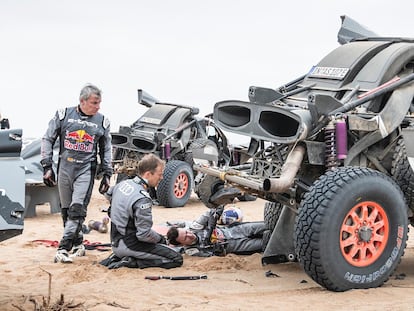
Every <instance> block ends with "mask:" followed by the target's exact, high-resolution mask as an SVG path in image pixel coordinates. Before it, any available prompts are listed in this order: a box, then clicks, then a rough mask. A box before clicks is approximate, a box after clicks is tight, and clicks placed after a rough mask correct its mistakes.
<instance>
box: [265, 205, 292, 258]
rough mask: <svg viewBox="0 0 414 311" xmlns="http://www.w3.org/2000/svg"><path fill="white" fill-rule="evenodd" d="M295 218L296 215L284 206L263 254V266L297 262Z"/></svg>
mask: <svg viewBox="0 0 414 311" xmlns="http://www.w3.org/2000/svg"><path fill="white" fill-rule="evenodd" d="M295 218H296V214H295V213H294V212H293V211H292V210H291V209H290V208H289V207H287V206H284V207H283V210H282V212H281V214H280V217H279V220H278V222H277V223H276V226H275V229H274V230H273V232H272V235H271V236H270V240H269V243H268V244H267V246H266V249H265V250H264V252H263V256H262V264H263V265H266V264H275V263H283V262H287V261H294V260H295V258H296V256H295V246H294V244H293V243H294V242H293V234H294V227H295Z"/></svg>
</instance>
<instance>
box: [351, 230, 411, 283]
mask: <svg viewBox="0 0 414 311" xmlns="http://www.w3.org/2000/svg"><path fill="white" fill-rule="evenodd" d="M403 237H404V227H403V226H398V231H397V240H396V243H397V245H396V246H395V247H394V248H393V250H392V252H391V255H390V257H389V258H388V259H387V261H386V262H385V263H384V264H383V265H382V266H381V267H380V268H379V269H378V270H377V271H374V272H372V273H368V274H354V273H351V272H349V271H348V272H346V273H345V275H344V279H345V280H347V281H349V282H351V283H356V284H364V283H371V282H374V281H375V280H377V279H378V278H380V277H381V276H383V275H384V274H386V273H388V271H389V270H390V269H391V267H392V265H393V264H394V262H395V261H396V260H397V257H398V254H399V252H400V250H401V246H402V241H403Z"/></svg>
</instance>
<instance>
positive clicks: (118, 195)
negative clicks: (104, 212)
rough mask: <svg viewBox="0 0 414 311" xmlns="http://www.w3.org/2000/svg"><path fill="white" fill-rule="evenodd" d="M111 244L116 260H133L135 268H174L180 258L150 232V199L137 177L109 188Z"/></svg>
mask: <svg viewBox="0 0 414 311" xmlns="http://www.w3.org/2000/svg"><path fill="white" fill-rule="evenodd" d="M106 195H107V196H108V197H109V198H110V201H111V207H110V218H111V242H112V250H113V252H114V254H115V255H116V256H117V257H119V258H125V257H132V258H134V259H136V267H138V268H147V267H161V268H167V269H169V268H175V267H179V266H181V265H182V264H183V258H182V255H181V254H180V253H179V252H177V251H175V250H174V249H173V248H171V247H169V246H167V245H166V244H165V238H164V237H163V236H162V235H160V234H159V233H157V232H155V231H154V230H153V229H152V225H153V220H152V199H151V197H150V195H149V193H148V192H147V190H146V183H145V181H144V180H142V179H141V178H140V177H139V176H137V177H135V178H133V179H127V180H124V181H122V182H120V183H118V184H117V185H115V186H113V187H111V188H110V189H109V190H108V192H107V193H106Z"/></svg>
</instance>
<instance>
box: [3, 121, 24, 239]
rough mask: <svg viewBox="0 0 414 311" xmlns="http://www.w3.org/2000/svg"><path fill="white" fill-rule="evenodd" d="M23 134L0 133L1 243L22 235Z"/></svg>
mask: <svg viewBox="0 0 414 311" xmlns="http://www.w3.org/2000/svg"><path fill="white" fill-rule="evenodd" d="M21 148H22V130H21V129H12V130H9V129H7V130H0V172H1V177H0V241H4V240H7V239H10V238H12V237H14V236H17V235H19V234H21V233H22V232H23V226H24V203H25V202H24V199H25V190H24V187H25V183H24V180H25V170H24V164H23V160H22V158H20V151H21Z"/></svg>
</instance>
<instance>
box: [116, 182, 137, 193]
mask: <svg viewBox="0 0 414 311" xmlns="http://www.w3.org/2000/svg"><path fill="white" fill-rule="evenodd" d="M118 189H119V191H120V192H121V193H122V194H124V195H126V196H129V195H131V193H133V192H134V187H132V186H131V185H130V184H129V183H127V182H121V183H120V184H119V185H118Z"/></svg>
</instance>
